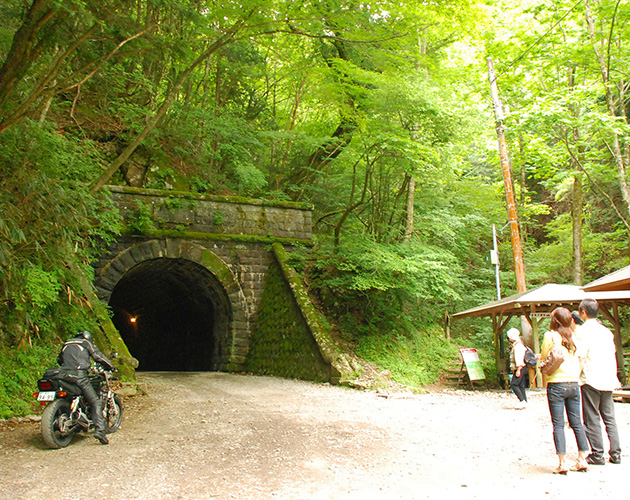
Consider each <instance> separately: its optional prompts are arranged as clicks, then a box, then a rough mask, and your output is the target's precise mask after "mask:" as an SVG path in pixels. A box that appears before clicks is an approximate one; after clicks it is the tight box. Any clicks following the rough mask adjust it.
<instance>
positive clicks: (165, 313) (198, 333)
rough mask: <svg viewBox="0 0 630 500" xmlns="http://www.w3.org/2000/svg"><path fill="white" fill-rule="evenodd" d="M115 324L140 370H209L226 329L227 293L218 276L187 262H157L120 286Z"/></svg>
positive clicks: (115, 298)
mask: <svg viewBox="0 0 630 500" xmlns="http://www.w3.org/2000/svg"><path fill="white" fill-rule="evenodd" d="M109 305H110V307H111V308H112V311H113V318H112V321H113V323H114V325H115V326H116V328H117V329H118V331H119V332H120V334H121V336H122V338H123V340H124V342H125V344H126V345H127V348H128V349H129V352H130V353H131V355H132V356H133V357H135V358H136V359H138V361H139V362H140V365H139V367H138V370H144V371H147V370H150V371H208V370H213V369H214V366H215V364H216V363H215V361H216V359H215V358H216V355H217V348H218V347H219V346H217V333H218V332H219V330H221V329H223V328H225V327H226V324H227V322H228V318H227V316H228V315H229V314H230V311H229V308H227V307H226V300H225V292H224V291H223V289H222V287H221V285H220V284H219V282H218V280H217V279H216V278H215V277H214V275H213V274H212V273H211V272H210V271H208V270H207V269H206V268H204V267H203V266H201V265H199V264H197V263H195V262H192V261H190V260H186V259H169V258H158V259H151V260H147V261H144V262H141V263H140V264H138V265H136V266H135V267H133V268H132V269H131V270H129V271H128V272H127V273H126V274H125V275H124V276H123V277H122V278H121V279H120V281H119V282H118V283H117V284H116V286H115V287H114V290H113V291H112V294H111V297H110V300H109Z"/></svg>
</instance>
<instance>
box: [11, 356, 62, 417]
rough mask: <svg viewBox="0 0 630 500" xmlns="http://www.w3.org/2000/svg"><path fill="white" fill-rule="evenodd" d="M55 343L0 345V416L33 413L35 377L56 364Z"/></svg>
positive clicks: (35, 405) (37, 377) (35, 388)
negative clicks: (14, 346) (25, 347)
mask: <svg viewBox="0 0 630 500" xmlns="http://www.w3.org/2000/svg"><path fill="white" fill-rule="evenodd" d="M58 353H59V345H51V344H40V345H33V346H30V347H29V348H28V349H27V350H21V349H11V348H9V347H6V346H2V345H0V419H4V418H9V417H12V416H23V415H28V414H29V413H33V411H34V409H35V408H37V406H38V404H37V403H36V401H35V400H34V399H33V396H32V394H33V392H36V391H37V379H39V378H40V377H41V375H42V374H43V373H44V371H46V369H47V368H48V367H50V366H56V365H57V363H56V359H57V354H58Z"/></svg>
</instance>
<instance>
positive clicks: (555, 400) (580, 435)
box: [547, 382, 590, 455]
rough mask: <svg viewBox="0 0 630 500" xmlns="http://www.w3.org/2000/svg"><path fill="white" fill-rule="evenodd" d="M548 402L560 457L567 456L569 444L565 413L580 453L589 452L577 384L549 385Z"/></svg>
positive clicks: (555, 443) (560, 383)
mask: <svg viewBox="0 0 630 500" xmlns="http://www.w3.org/2000/svg"><path fill="white" fill-rule="evenodd" d="M547 400H548V402H549V413H550V414H551V422H552V423H553V443H554V445H555V446H556V453H557V454H558V455H566V453H567V442H566V439H565V437H564V411H565V408H566V412H567V418H568V419H569V424H570V425H571V429H572V430H573V433H574V434H575V440H576V441H577V447H578V450H579V451H588V450H589V449H590V448H589V445H588V439H586V432H585V431H584V426H583V425H582V411H581V408H580V387H579V386H578V383H577V382H559V383H550V384H547Z"/></svg>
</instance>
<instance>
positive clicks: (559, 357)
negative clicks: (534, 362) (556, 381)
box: [540, 345, 564, 375]
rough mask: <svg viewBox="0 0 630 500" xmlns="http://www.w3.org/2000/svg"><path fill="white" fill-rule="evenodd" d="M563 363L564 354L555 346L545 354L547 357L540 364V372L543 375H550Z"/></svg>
mask: <svg viewBox="0 0 630 500" xmlns="http://www.w3.org/2000/svg"><path fill="white" fill-rule="evenodd" d="M563 362H564V353H563V352H562V351H561V350H560V349H558V348H557V347H556V346H555V345H554V346H553V347H552V348H551V349H550V350H549V352H548V353H547V357H546V358H545V359H543V360H542V361H541V362H540V371H541V372H542V374H543V375H551V374H552V373H553V372H555V371H556V370H557V369H558V368H560V365H561V364H562V363H563Z"/></svg>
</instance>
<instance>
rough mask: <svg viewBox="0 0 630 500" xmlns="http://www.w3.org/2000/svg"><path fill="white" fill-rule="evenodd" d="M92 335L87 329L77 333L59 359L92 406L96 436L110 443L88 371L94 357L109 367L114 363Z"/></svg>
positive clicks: (99, 401) (67, 343) (62, 350)
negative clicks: (97, 345) (96, 343)
mask: <svg viewBox="0 0 630 500" xmlns="http://www.w3.org/2000/svg"><path fill="white" fill-rule="evenodd" d="M91 337H92V335H91V334H90V332H88V331H85V330H84V331H80V332H79V333H77V334H76V335H75V336H74V338H72V339H70V340H68V341H67V342H66V343H65V344H64V345H63V348H62V349H61V352H60V353H59V356H58V357H57V361H58V363H59V364H60V365H61V367H62V368H65V369H66V370H67V371H68V372H69V375H70V377H71V379H72V382H74V383H75V384H76V385H77V386H78V387H79V388H80V389H81V392H82V394H83V397H84V398H85V399H86V401H87V402H88V403H89V404H90V407H91V408H92V422H94V428H95V433H94V436H95V437H96V439H98V440H99V441H100V442H101V444H109V440H108V439H107V436H106V435H105V421H104V420H103V408H102V407H101V400H100V399H99V397H98V395H97V394H96V391H95V390H94V387H92V384H91V383H90V379H89V377H88V373H89V370H90V368H91V367H92V363H91V360H92V359H93V360H94V361H96V362H98V363H100V364H102V365H104V366H105V367H106V368H109V369H112V368H113V366H114V365H112V362H111V361H110V360H109V359H107V357H106V356H105V355H104V354H103V353H102V352H101V351H99V350H98V348H97V347H96V346H95V345H94V344H93V343H92V341H91ZM75 376H76V380H75Z"/></svg>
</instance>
